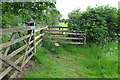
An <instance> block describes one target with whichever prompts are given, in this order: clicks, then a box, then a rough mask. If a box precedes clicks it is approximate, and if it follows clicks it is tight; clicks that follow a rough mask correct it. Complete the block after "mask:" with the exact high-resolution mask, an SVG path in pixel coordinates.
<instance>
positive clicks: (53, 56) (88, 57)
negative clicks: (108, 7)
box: [23, 42, 118, 78]
mask: <svg viewBox="0 0 120 80" xmlns="http://www.w3.org/2000/svg"><path fill="white" fill-rule="evenodd" d="M117 44H118V43H116V42H111V43H109V44H106V45H105V46H97V45H96V44H93V45H92V46H79V45H78V46H76V45H60V47H55V46H54V45H53V44H50V43H49V44H48V43H45V44H44V46H43V47H40V46H39V47H38V48H37V55H36V56H35V58H36V60H37V61H38V62H39V66H33V70H32V71H30V72H28V73H26V74H25V75H24V76H23V77H24V78H118V45H117ZM45 45H46V46H45ZM47 46H48V47H47Z"/></svg>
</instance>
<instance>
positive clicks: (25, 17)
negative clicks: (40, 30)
mask: <svg viewBox="0 0 120 80" xmlns="http://www.w3.org/2000/svg"><path fill="white" fill-rule="evenodd" d="M59 15H60V13H59V11H58V10H57V9H56V7H55V3H54V2H53V3H50V2H10V3H9V2H3V3H2V22H3V25H2V27H3V28H7V27H10V26H12V27H13V26H15V25H18V24H19V23H20V24H21V23H26V22H29V21H33V22H35V23H36V24H45V25H50V24H51V25H53V24H54V25H55V24H57V23H58V20H57V19H59V18H60V16H59ZM53 16H54V17H53ZM52 17H53V18H54V19H56V21H53V20H54V19H53V18H52Z"/></svg>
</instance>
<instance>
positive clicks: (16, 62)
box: [0, 26, 47, 80]
mask: <svg viewBox="0 0 120 80" xmlns="http://www.w3.org/2000/svg"><path fill="white" fill-rule="evenodd" d="M46 28H47V27H43V28H35V27H33V26H28V27H18V28H9V29H1V32H0V35H1V36H4V35H11V37H10V40H9V41H8V42H4V43H1V44H0V50H1V51H0V80H1V79H5V78H14V77H15V76H16V75H17V73H18V72H21V71H22V69H23V67H24V66H25V65H26V64H27V62H28V61H29V60H30V59H31V58H32V56H33V55H35V53H36V46H37V45H38V44H40V43H41V42H42V38H41V37H42V36H43V35H44V33H42V30H43V29H46ZM1 38H3V37H1ZM17 44H22V45H21V46H18V45H17ZM13 45H15V46H16V47H18V48H17V49H16V50H13V51H12V52H11V50H10V49H11V47H13Z"/></svg>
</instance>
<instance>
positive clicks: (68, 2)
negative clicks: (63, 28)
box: [56, 0, 120, 19]
mask: <svg viewBox="0 0 120 80" xmlns="http://www.w3.org/2000/svg"><path fill="white" fill-rule="evenodd" d="M119 1H120V0H57V4H56V7H57V9H58V10H59V11H60V13H61V14H62V18H65V19H66V18H68V16H67V15H68V13H69V12H71V11H73V10H74V9H78V8H80V9H81V11H85V10H86V8H87V7H88V6H91V7H95V6H96V5H108V4H109V5H110V6H113V7H116V8H118V2H119Z"/></svg>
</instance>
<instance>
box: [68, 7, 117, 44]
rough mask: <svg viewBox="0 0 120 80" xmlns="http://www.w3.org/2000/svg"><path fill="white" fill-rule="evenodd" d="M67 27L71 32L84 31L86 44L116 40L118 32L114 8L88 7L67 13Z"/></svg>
mask: <svg viewBox="0 0 120 80" xmlns="http://www.w3.org/2000/svg"><path fill="white" fill-rule="evenodd" d="M68 16H69V20H68V26H69V27H70V29H72V30H86V31H87V42H88V43H93V42H94V43H106V42H109V41H113V40H116V34H117V32H118V10H117V9H116V8H114V7H110V6H109V5H107V6H96V7H95V8H91V7H88V8H87V10H86V11H83V12H81V11H80V9H77V10H74V11H72V12H71V13H69V15H68Z"/></svg>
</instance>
